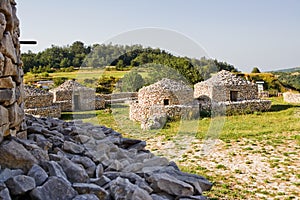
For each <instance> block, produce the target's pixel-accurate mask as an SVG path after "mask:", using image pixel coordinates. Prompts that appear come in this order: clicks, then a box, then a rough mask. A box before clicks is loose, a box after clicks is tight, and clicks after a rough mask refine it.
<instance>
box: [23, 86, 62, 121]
mask: <svg viewBox="0 0 300 200" xmlns="http://www.w3.org/2000/svg"><path fill="white" fill-rule="evenodd" d="M24 90H25V113H27V114H31V115H35V116H40V117H56V118H59V117H60V115H61V111H60V105H59V104H56V103H53V94H52V93H50V92H47V91H45V90H41V89H38V88H35V87H33V86H29V85H25V87H24Z"/></svg>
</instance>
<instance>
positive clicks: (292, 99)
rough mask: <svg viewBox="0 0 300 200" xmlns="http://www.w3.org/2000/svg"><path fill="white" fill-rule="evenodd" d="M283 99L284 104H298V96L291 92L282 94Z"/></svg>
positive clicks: (299, 98)
mask: <svg viewBox="0 0 300 200" xmlns="http://www.w3.org/2000/svg"><path fill="white" fill-rule="evenodd" d="M283 99H284V101H285V102H288V103H300V94H298V93H292V92H285V93H283Z"/></svg>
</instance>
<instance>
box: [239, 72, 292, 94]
mask: <svg viewBox="0 0 300 200" xmlns="http://www.w3.org/2000/svg"><path fill="white" fill-rule="evenodd" d="M238 76H241V77H244V78H245V79H247V80H249V81H253V82H256V81H264V82H265V84H264V90H267V91H269V93H270V94H271V95H272V94H276V93H278V92H286V91H287V90H289V89H292V90H295V89H296V88H295V87H294V86H293V85H290V84H289V83H286V82H282V80H280V79H279V77H278V75H276V74H273V73H238Z"/></svg>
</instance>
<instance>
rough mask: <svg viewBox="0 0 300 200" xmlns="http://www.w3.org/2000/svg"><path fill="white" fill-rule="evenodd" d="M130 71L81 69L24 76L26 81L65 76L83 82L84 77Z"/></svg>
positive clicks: (112, 74) (117, 74)
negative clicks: (45, 74)
mask: <svg viewBox="0 0 300 200" xmlns="http://www.w3.org/2000/svg"><path fill="white" fill-rule="evenodd" d="M128 72H129V71H105V70H104V69H80V70H76V71H73V72H54V73H47V76H42V75H43V74H44V73H42V74H31V73H26V74H25V76H24V80H25V82H26V81H27V80H32V81H36V80H39V79H53V78H59V77H64V78H67V79H76V80H77V81H78V82H81V83H82V82H83V80H84V79H99V78H100V77H101V76H102V75H106V76H113V77H115V78H122V77H123V76H124V75H125V74H126V73H128Z"/></svg>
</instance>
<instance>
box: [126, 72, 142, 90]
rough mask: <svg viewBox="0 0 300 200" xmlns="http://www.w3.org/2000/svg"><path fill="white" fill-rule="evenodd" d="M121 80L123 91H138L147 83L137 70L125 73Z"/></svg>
mask: <svg viewBox="0 0 300 200" xmlns="http://www.w3.org/2000/svg"><path fill="white" fill-rule="evenodd" d="M121 81H122V85H121V90H122V92H137V91H138V90H139V89H140V88H142V87H143V86H144V83H145V81H144V79H143V77H142V76H141V75H140V74H139V73H137V72H136V71H131V72H129V73H127V74H125V75H124V77H123V78H122V79H121Z"/></svg>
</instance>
